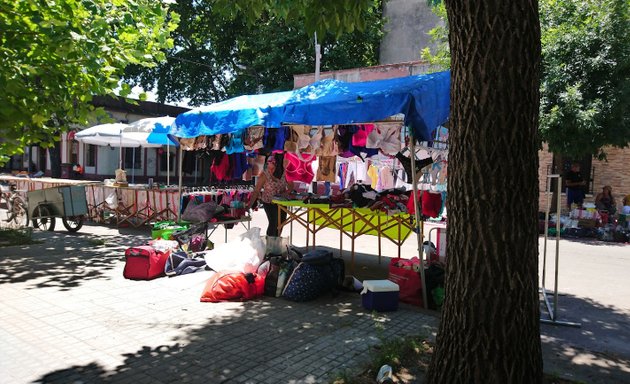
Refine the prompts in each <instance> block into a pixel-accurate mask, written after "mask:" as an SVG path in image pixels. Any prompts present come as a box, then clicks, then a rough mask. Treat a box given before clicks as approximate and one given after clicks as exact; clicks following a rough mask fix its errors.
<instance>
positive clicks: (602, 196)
mask: <svg viewBox="0 0 630 384" xmlns="http://www.w3.org/2000/svg"><path fill="white" fill-rule="evenodd" d="M595 207H596V208H597V210H598V211H606V212H607V213H608V214H609V215H611V216H612V215H614V214H615V213H616V212H617V206H616V205H615V198H614V197H613V195H612V187H611V186H610V185H606V186H604V188H602V191H601V192H600V193H598V194H597V196H596V197H595Z"/></svg>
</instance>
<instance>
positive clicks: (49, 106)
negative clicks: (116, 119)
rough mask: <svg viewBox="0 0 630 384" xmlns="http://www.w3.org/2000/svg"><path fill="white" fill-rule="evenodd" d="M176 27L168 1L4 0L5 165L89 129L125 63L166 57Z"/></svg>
mask: <svg viewBox="0 0 630 384" xmlns="http://www.w3.org/2000/svg"><path fill="white" fill-rule="evenodd" d="M177 22H178V16H177V15H176V14H172V13H171V14H169V12H168V5H167V4H166V1H152V0H133V1H132V0H115V1H110V0H58V1H55V2H50V1H48V2H43V1H34V0H12V1H9V0H0V41H1V44H0V62H2V66H1V67H0V88H1V89H2V90H3V92H2V93H1V94H0V134H1V137H2V139H1V140H0V163H2V162H3V161H6V160H7V156H9V155H11V154H14V153H19V152H20V151H21V150H22V148H23V147H24V146H26V145H30V144H40V145H42V146H52V145H53V143H54V141H55V140H56V139H58V137H59V132H60V131H62V130H64V129H67V127H68V126H69V125H71V124H86V123H87V122H88V119H89V118H90V117H91V116H93V108H92V107H91V105H90V100H91V98H92V96H93V95H105V94H113V93H114V91H115V90H116V89H117V88H118V87H119V81H120V75H121V74H122V73H123V70H124V68H125V67H126V66H127V65H128V64H135V65H141V66H155V65H156V62H159V61H162V60H164V58H165V56H164V53H163V49H165V48H171V47H173V41H172V39H171V38H170V37H169V33H170V32H171V31H172V30H173V29H174V28H175V27H176V25H177ZM128 91H129V88H128V87H127V86H125V85H123V87H122V91H121V94H122V95H125V94H128Z"/></svg>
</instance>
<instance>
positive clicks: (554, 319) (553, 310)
mask: <svg viewBox="0 0 630 384" xmlns="http://www.w3.org/2000/svg"><path fill="white" fill-rule="evenodd" d="M547 179H548V181H549V182H548V183H547V190H546V191H545V192H546V197H547V209H546V211H545V242H544V245H543V270H542V288H541V289H540V292H541V293H542V296H543V300H544V301H545V306H546V308H547V314H548V316H549V318H548V319H545V318H541V319H540V321H541V322H542V323H545V324H553V325H563V326H568V327H581V326H582V325H581V324H580V323H573V322H569V321H559V320H558V266H559V260H560V218H559V215H560V209H561V208H560V206H561V199H560V188H561V185H562V176H560V175H547ZM552 179H557V185H558V189H557V194H558V199H557V201H558V205H557V210H556V212H557V215H558V217H557V218H556V263H555V270H554V287H553V291H552V293H553V306H552V305H551V303H550V302H549V297H548V293H549V291H547V288H546V287H545V284H546V281H545V280H546V278H547V239H548V237H549V236H548V230H549V210H550V208H551V199H550V197H551V180H552Z"/></svg>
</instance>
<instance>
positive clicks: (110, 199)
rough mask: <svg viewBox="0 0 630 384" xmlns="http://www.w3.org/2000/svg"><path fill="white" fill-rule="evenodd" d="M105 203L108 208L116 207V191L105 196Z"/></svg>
mask: <svg viewBox="0 0 630 384" xmlns="http://www.w3.org/2000/svg"><path fill="white" fill-rule="evenodd" d="M105 203H107V206H108V207H109V208H110V209H116V208H118V196H117V195H116V192H112V193H110V194H109V195H108V196H107V197H106V198H105Z"/></svg>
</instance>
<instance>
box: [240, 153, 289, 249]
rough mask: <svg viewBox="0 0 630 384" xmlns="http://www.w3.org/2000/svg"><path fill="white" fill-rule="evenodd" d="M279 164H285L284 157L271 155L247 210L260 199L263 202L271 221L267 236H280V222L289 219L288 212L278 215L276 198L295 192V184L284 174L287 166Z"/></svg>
mask: <svg viewBox="0 0 630 384" xmlns="http://www.w3.org/2000/svg"><path fill="white" fill-rule="evenodd" d="M279 162H283V156H282V155H281V154H280V155H270V156H269V157H268V158H267V162H266V163H265V168H264V170H263V172H262V173H261V174H260V176H258V181H256V187H255V188H254V192H253V193H252V195H251V197H250V200H249V204H248V205H247V209H250V208H252V206H253V205H254V203H255V202H256V200H257V199H258V197H259V196H260V200H262V202H263V208H264V209H265V214H266V215H267V220H268V221H269V226H268V227H267V236H274V237H277V236H280V232H279V231H278V223H279V222H280V221H279V220H282V221H285V220H286V218H287V214H286V212H284V211H283V212H282V214H280V215H279V214H278V205H277V204H274V203H273V202H272V200H273V198H274V196H283V195H287V194H288V192H289V191H291V190H293V182H292V181H287V179H286V174H285V172H284V170H285V168H286V167H285V166H284V164H282V165H281V166H278V163H279Z"/></svg>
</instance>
